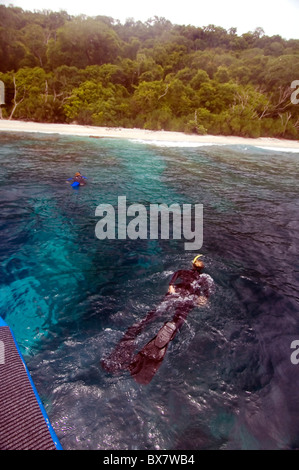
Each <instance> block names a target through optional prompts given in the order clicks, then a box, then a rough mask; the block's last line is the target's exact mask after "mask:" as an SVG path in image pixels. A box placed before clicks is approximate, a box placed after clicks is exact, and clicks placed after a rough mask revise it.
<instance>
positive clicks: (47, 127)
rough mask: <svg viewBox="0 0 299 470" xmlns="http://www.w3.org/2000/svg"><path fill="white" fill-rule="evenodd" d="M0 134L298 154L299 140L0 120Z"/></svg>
mask: <svg viewBox="0 0 299 470" xmlns="http://www.w3.org/2000/svg"><path fill="white" fill-rule="evenodd" d="M0 131H5V132H31V133H34V132H38V133H43V134H60V135H73V136H85V137H94V138H121V139H133V140H140V141H153V142H169V143H176V142H177V143H181V144H182V143H188V144H194V145H252V146H255V147H260V148H272V149H276V150H280V149H289V150H290V151H291V150H292V151H296V152H299V140H297V141H294V140H281V139H273V138H258V139H249V138H243V137H234V136H213V135H202V136H201V135H193V134H192V135H189V134H184V133H182V132H168V131H150V130H144V129H125V128H118V127H94V126H79V125H75V124H48V123H47V124H45V123H37V122H24V121H13V120H11V121H9V120H5V119H3V120H0Z"/></svg>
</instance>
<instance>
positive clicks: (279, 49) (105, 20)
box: [0, 5, 299, 139]
mask: <svg viewBox="0 0 299 470" xmlns="http://www.w3.org/2000/svg"><path fill="white" fill-rule="evenodd" d="M0 45H1V47H0V80H2V81H3V82H4V84H5V104H3V105H2V106H1V113H2V117H3V118H6V119H21V120H29V121H38V122H58V123H70V122H76V123H78V124H86V125H97V126H117V127H138V128H145V129H157V130H160V129H164V130H171V131H182V132H188V133H197V134H214V135H216V134H222V135H239V136H248V137H259V136H269V137H280V138H289V139H298V136H299V104H296V102H297V101H298V99H296V100H294V99H291V97H292V96H295V97H296V98H299V92H298V93H297V91H298V90H296V88H295V89H294V81H295V80H299V40H285V39H283V38H282V37H280V36H279V35H277V36H272V37H269V36H266V35H265V34H264V31H263V29H262V28H260V27H259V28H256V29H255V31H253V32H248V33H246V34H242V35H238V34H237V30H236V28H234V27H232V28H230V29H229V30H226V29H224V28H222V27H217V26H214V25H209V26H206V27H195V26H190V25H188V26H182V25H173V24H172V23H171V22H169V21H168V20H167V19H165V18H159V17H155V18H153V19H149V20H148V21H146V22H144V23H143V22H140V21H134V20H131V19H128V20H127V21H126V22H125V24H121V23H120V22H119V21H118V20H114V19H113V18H110V17H105V16H97V17H86V16H79V17H78V16H76V17H74V16H70V15H68V13H67V12H64V11H61V12H59V13H56V12H51V11H42V12H28V11H23V10H22V9H20V8H15V7H5V6H3V5H0ZM292 83H293V88H292ZM298 88H299V87H298V85H297V89H298ZM0 117H1V116H0Z"/></svg>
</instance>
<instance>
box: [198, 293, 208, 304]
mask: <svg viewBox="0 0 299 470" xmlns="http://www.w3.org/2000/svg"><path fill="white" fill-rule="evenodd" d="M207 303H208V298H207V297H206V296H205V295H200V296H199V297H198V299H197V305H199V307H204V306H205V305H206V304H207Z"/></svg>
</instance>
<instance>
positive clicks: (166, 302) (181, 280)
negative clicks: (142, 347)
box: [102, 269, 214, 372]
mask: <svg viewBox="0 0 299 470" xmlns="http://www.w3.org/2000/svg"><path fill="white" fill-rule="evenodd" d="M169 285H170V286H173V287H174V288H175V293H170V292H168V293H167V294H166V295H165V297H164V299H163V301H162V302H161V304H160V305H159V306H158V307H157V308H156V309H154V310H151V311H150V312H149V313H148V314H147V316H146V317H145V318H144V319H143V320H141V321H140V322H139V323H136V324H134V325H133V326H131V327H130V328H129V329H128V330H127V331H126V333H125V334H124V336H123V337H122V339H121V340H120V342H119V343H118V345H117V346H116V348H115V350H114V351H113V352H112V354H111V355H110V356H109V357H108V358H106V359H104V360H103V361H102V366H103V367H104V368H105V369H106V370H107V371H109V372H115V371H117V370H121V369H127V368H128V367H129V366H130V363H131V360H132V356H133V353H134V349H135V339H136V337H137V336H138V335H139V334H140V333H141V332H142V331H143V330H144V328H145V327H146V326H147V325H148V324H149V323H150V322H152V321H153V320H155V319H157V318H158V317H160V316H162V315H165V314H166V313H168V312H169V311H172V312H173V313H174V316H173V318H172V320H171V321H172V322H173V323H174V324H175V326H176V331H177V330H179V328H180V327H181V326H182V324H183V323H184V321H185V319H186V317H187V315H188V313H189V312H190V310H192V309H193V308H194V307H196V305H197V301H198V298H199V297H200V296H204V297H206V298H209V296H210V295H211V293H212V291H213V288H214V282H213V279H212V278H211V276H209V275H208V274H200V273H199V272H198V271H197V270H195V269H192V270H179V271H177V272H176V273H174V275H173V276H172V278H171V280H170V283H169Z"/></svg>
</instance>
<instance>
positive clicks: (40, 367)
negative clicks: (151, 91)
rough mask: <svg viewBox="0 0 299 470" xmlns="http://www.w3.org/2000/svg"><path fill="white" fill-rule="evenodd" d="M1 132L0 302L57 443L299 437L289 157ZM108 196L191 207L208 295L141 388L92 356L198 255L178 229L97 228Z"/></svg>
mask: <svg viewBox="0 0 299 470" xmlns="http://www.w3.org/2000/svg"><path fill="white" fill-rule="evenodd" d="M0 142H1V147H0V164H1V166H0V178H1V180H0V182H1V185H0V230H1V245H0V258H1V268H0V282H1V283H0V314H1V316H2V317H3V318H4V319H5V320H6V322H7V323H8V324H9V325H10V326H11V328H12V329H13V331H14V333H15V336H16V339H17V341H18V343H19V345H20V347H21V350H22V352H23V354H24V356H25V359H26V362H27V364H28V367H29V369H30V371H31V374H32V377H33V380H34V382H35V384H36V387H37V389H38V392H39V394H40V396H41V398H42V400H43V402H44V404H45V407H46V410H47V412H48V414H49V417H50V420H51V422H52V424H53V427H54V429H55V431H56V433H57V435H58V437H59V439H60V441H61V444H62V446H63V447H64V449H111V450H115V449H123V450H126V449H130V450H132V449H150V450H151V449H157V450H158V449H160V450H165V449H166V450H171V449H180V450H182V449H184V450H187V449H192V450H195V449H198V450H199V449H294V448H298V447H299V401H298V386H299V364H298V365H294V364H292V362H291V360H290V356H291V353H292V350H291V348H290V345H291V342H292V341H293V340H295V339H299V315H298V290H299V289H298V284H299V283H298V251H299V250H298V248H299V247H298V245H299V243H298V238H299V237H298V229H299V222H298V209H299V202H298V176H299V171H298V159H299V155H298V153H297V154H296V153H288V152H283V151H271V150H263V149H257V148H254V147H227V146H205V147H193V146H187V145H186V146H175V145H170V144H168V145H165V144H164V145H157V144H155V143H144V142H134V141H127V140H114V139H91V138H79V137H63V136H58V135H41V134H11V133H9V134H8V133H7V134H6V133H1V134H0ZM78 170H80V171H81V172H82V174H84V175H85V176H86V177H87V178H88V184H87V185H86V186H85V187H81V188H80V189H79V190H77V191H76V190H73V189H72V188H71V187H70V186H69V185H67V184H66V183H65V180H66V179H67V178H69V177H71V176H72V175H73V174H74V173H75V172H76V171H78ZM118 196H126V198H127V202H128V204H131V203H141V204H143V205H145V206H148V205H149V204H151V203H166V204H172V203H179V204H187V203H188V204H203V206H204V224H203V228H204V238H203V247H202V248H201V250H200V251H201V253H203V254H204V259H205V262H206V272H208V273H209V274H210V275H211V276H212V277H213V279H214V281H215V285H216V291H215V293H214V295H213V296H212V297H211V299H210V302H209V304H208V305H207V306H205V307H203V308H197V309H194V310H193V311H192V312H191V313H190V314H189V316H188V318H187V321H186V322H185V324H184V325H183V327H182V329H181V331H180V333H179V334H178V335H177V336H176V338H175V339H174V341H173V342H172V343H171V345H170V347H169V349H168V352H167V355H166V357H165V359H164V362H163V364H162V366H161V368H160V369H159V371H158V373H157V374H156V376H155V377H154V379H153V380H152V382H151V383H150V384H149V385H148V386H142V385H139V384H137V383H136V382H135V381H134V380H133V379H132V377H131V376H130V374H129V373H128V372H125V371H124V372H122V373H120V374H118V375H113V374H109V373H108V372H106V371H104V370H103V369H102V367H101V365H100V361H101V360H102V359H103V358H104V357H105V356H107V355H109V353H111V351H112V350H113V348H114V347H115V346H116V344H117V342H118V341H119V340H120V339H121V337H122V335H123V333H124V332H125V331H126V329H127V328H128V327H130V326H131V325H132V324H133V323H134V322H136V321H137V320H138V319H142V318H143V317H145V315H146V314H147V312H148V311H149V310H151V309H152V308H154V307H156V306H158V305H159V302H160V301H161V299H162V298H163V295H164V294H165V292H166V290H167V287H168V282H169V280H170V277H171V275H172V274H173V272H175V271H176V270H177V269H181V268H188V267H189V266H190V261H191V260H192V258H193V257H194V256H195V254H197V252H195V253H193V252H192V251H186V250H185V249H184V240H172V239H171V240H161V239H158V240H150V239H147V240H129V239H127V240H117V239H116V240H98V239H97V238H96V236H95V226H96V223H97V221H98V218H97V217H96V216H95V210H96V207H97V206H98V205H99V204H101V203H109V204H112V205H113V206H114V207H116V204H117V200H118ZM168 319H169V318H163V319H160V321H162V322H164V321H165V320H168ZM159 326H160V323H159V325H158V324H157V323H155V324H153V325H151V326H150V327H149V328H148V331H145V332H144V333H143V334H142V335H141V337H140V339H139V340H138V341H139V345H140V346H141V345H143V344H145V343H146V342H147V341H148V340H149V339H150V338H151V337H152V336H153V335H154V334H155V332H156V331H157V327H159Z"/></svg>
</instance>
